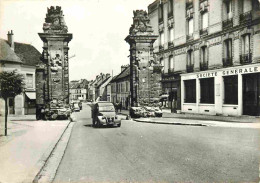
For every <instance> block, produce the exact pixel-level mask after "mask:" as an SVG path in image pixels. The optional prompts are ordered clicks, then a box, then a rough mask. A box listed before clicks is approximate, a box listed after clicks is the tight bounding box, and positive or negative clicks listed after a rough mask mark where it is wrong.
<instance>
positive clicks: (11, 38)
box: [7, 30, 14, 51]
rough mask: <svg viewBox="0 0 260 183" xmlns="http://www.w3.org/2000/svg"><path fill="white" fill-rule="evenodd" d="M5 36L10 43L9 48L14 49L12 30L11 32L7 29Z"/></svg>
mask: <svg viewBox="0 0 260 183" xmlns="http://www.w3.org/2000/svg"><path fill="white" fill-rule="evenodd" d="M7 38H8V40H7V41H8V44H9V45H10V47H11V49H12V50H13V51H14V34H13V30H11V33H10V32H9V31H8V34H7Z"/></svg>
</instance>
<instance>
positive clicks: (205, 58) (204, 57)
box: [200, 46, 208, 63]
mask: <svg viewBox="0 0 260 183" xmlns="http://www.w3.org/2000/svg"><path fill="white" fill-rule="evenodd" d="M200 60H201V63H207V62H208V54H207V47H206V46H203V47H201V49H200Z"/></svg>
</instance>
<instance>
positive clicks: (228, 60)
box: [222, 57, 233, 67]
mask: <svg viewBox="0 0 260 183" xmlns="http://www.w3.org/2000/svg"><path fill="white" fill-rule="evenodd" d="M222 62H223V67H230V66H232V65H233V62H232V57H230V58H223V59H222Z"/></svg>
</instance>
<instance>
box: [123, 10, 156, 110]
mask: <svg viewBox="0 0 260 183" xmlns="http://www.w3.org/2000/svg"><path fill="white" fill-rule="evenodd" d="M157 37H158V35H154V34H153V29H152V26H151V25H150V20H149V17H148V15H147V12H146V11H144V10H136V11H134V17H133V24H132V26H131V27H130V30H129V35H128V36H127V37H126V38H125V41H126V42H128V43H129V45H130V91H131V106H137V105H138V104H142V103H149V102H150V101H151V99H152V98H155V97H156V96H155V95H154V92H152V91H151V88H152V86H153V83H154V74H153V65H154V64H155V63H154V58H153V43H154V41H155V40H156V39H157ZM155 93H156V92H155ZM158 97H159V96H158Z"/></svg>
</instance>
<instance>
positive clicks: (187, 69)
mask: <svg viewBox="0 0 260 183" xmlns="http://www.w3.org/2000/svg"><path fill="white" fill-rule="evenodd" d="M186 71H187V72H193V71H194V64H189V65H186Z"/></svg>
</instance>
